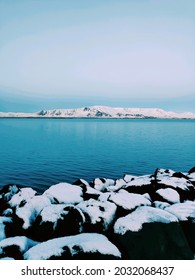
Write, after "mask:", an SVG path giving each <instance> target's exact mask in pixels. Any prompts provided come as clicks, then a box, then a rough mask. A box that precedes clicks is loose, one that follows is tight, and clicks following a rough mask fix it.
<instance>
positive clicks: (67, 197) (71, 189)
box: [43, 183, 83, 204]
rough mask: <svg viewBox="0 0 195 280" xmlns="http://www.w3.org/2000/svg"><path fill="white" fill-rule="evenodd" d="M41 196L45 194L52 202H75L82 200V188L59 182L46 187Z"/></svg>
mask: <svg viewBox="0 0 195 280" xmlns="http://www.w3.org/2000/svg"><path fill="white" fill-rule="evenodd" d="M43 196H47V197H49V198H50V200H51V201H52V202H53V203H65V204H77V203H79V202H81V201H82V200H83V191H82V188H81V187H79V186H77V185H71V184H68V183H59V184H56V185H53V186H51V187H50V188H49V189H47V190H46V191H45V192H44V193H43Z"/></svg>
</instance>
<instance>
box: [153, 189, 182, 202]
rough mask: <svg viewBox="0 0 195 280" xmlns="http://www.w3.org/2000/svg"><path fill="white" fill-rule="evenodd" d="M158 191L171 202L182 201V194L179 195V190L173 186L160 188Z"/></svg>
mask: <svg viewBox="0 0 195 280" xmlns="http://www.w3.org/2000/svg"><path fill="white" fill-rule="evenodd" d="M156 193H157V194H158V195H159V196H161V197H162V198H163V199H165V200H166V201H168V202H170V203H179V202H180V196H179V194H178V192H177V191H176V190H173V189H171V188H166V189H159V190H157V191H156Z"/></svg>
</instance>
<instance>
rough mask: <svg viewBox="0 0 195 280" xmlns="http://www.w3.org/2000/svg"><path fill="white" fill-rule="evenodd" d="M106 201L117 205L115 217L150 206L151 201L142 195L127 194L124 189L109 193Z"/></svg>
mask: <svg viewBox="0 0 195 280" xmlns="http://www.w3.org/2000/svg"><path fill="white" fill-rule="evenodd" d="M108 200H109V201H111V202H114V203H115V204H116V205H117V217H121V216H124V215H127V214H128V213H129V212H131V211H133V210H134V209H135V208H137V207H139V206H143V205H148V206H150V205H151V201H150V200H149V199H148V198H146V197H145V196H144V195H141V194H135V193H129V192H127V191H126V190H124V189H121V190H119V191H118V192H116V193H111V194H110V196H109V198H108Z"/></svg>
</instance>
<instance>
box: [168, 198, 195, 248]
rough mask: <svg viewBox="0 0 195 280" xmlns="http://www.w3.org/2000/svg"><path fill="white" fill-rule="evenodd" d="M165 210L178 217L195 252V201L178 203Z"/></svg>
mask: <svg viewBox="0 0 195 280" xmlns="http://www.w3.org/2000/svg"><path fill="white" fill-rule="evenodd" d="M165 210H166V211H168V212H169V213H171V214H173V215H175V216H176V217H177V218H178V220H179V221H180V224H181V226H182V228H183V231H184V233H185V236H186V238H187V240H188V243H189V245H190V248H191V250H192V251H193V253H195V201H185V202H184V203H177V204H174V205H171V206H170V207H167V208H165Z"/></svg>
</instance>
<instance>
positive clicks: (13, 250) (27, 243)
mask: <svg viewBox="0 0 195 280" xmlns="http://www.w3.org/2000/svg"><path fill="white" fill-rule="evenodd" d="M37 244H38V242H35V241H33V240H31V239H29V238H27V237H26V236H15V237H10V238H6V239H4V240H2V241H0V256H1V257H12V258H14V259H23V256H22V255H23V253H25V252H26V251H27V250H28V249H30V248H31V247H33V246H35V245H37Z"/></svg>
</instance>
